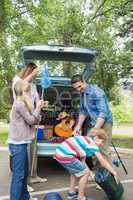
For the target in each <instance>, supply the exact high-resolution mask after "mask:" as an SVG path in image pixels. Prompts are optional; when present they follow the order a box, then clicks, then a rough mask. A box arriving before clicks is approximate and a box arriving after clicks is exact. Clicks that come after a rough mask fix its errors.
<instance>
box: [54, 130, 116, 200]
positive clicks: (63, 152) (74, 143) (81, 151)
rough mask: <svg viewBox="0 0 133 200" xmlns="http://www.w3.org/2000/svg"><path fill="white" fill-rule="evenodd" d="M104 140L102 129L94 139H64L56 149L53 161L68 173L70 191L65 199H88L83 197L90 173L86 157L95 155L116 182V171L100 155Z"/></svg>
mask: <svg viewBox="0 0 133 200" xmlns="http://www.w3.org/2000/svg"><path fill="white" fill-rule="evenodd" d="M94 131H95V130H94V129H93V132H94ZM106 140H107V134H106V133H105V131H104V130H103V129H99V134H98V135H97V136H95V137H94V139H92V138H90V137H88V136H74V137H70V138H68V139H66V140H65V141H64V142H63V143H61V144H60V146H59V147H57V149H56V154H55V155H54V159H56V160H57V161H58V162H59V163H60V164H61V165H62V166H63V167H64V168H66V169H67V170H68V171H69V173H70V189H69V192H68V196H67V199H70V200H71V199H73V198H75V197H76V196H78V200H87V199H88V198H87V197H85V187H86V184H87V181H88V177H89V176H90V175H91V173H92V172H91V171H90V169H89V168H88V166H87V165H86V163H85V158H86V157H91V156H92V155H95V156H96V157H97V159H98V160H99V162H100V164H101V166H102V167H104V168H106V169H107V170H109V171H110V172H111V173H112V174H113V175H114V178H115V180H116V181H118V176H117V173H116V171H115V170H114V169H113V167H112V166H111V165H110V164H109V162H108V161H107V160H106V159H105V158H104V157H103V155H102V154H101V153H100V149H99V147H102V146H103V145H104V142H105V141H106ZM77 178H79V183H78V193H77V192H76V190H75V184H76V180H77ZM88 200H89V199H88Z"/></svg>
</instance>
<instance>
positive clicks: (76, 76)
mask: <svg viewBox="0 0 133 200" xmlns="http://www.w3.org/2000/svg"><path fill="white" fill-rule="evenodd" d="M83 80H84V79H83V76H82V75H81V74H75V75H74V76H73V77H72V79H71V84H74V83H76V82H78V81H83Z"/></svg>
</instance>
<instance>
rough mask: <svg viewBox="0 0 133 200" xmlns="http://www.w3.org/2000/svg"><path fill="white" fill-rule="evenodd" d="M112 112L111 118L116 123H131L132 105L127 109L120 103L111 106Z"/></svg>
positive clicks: (132, 115) (132, 119)
mask: <svg viewBox="0 0 133 200" xmlns="http://www.w3.org/2000/svg"><path fill="white" fill-rule="evenodd" d="M111 110H112V113H113V120H114V122H116V123H133V107H132V108H131V107H130V109H127V108H126V106H125V105H124V104H123V103H121V104H120V105H117V106H114V105H112V106H111Z"/></svg>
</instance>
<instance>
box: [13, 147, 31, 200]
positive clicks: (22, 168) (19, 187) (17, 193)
mask: <svg viewBox="0 0 133 200" xmlns="http://www.w3.org/2000/svg"><path fill="white" fill-rule="evenodd" d="M9 151H10V154H11V157H12V180H11V187H10V200H29V199H30V195H29V192H28V191H27V176H28V153H27V144H9Z"/></svg>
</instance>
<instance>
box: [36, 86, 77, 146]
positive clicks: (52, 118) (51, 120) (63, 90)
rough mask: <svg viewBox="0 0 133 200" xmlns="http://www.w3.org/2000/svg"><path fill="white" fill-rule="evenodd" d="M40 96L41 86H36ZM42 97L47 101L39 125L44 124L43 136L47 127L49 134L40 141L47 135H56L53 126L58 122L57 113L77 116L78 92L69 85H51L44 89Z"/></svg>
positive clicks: (45, 138)
mask: <svg viewBox="0 0 133 200" xmlns="http://www.w3.org/2000/svg"><path fill="white" fill-rule="evenodd" d="M37 90H38V93H39V95H40V97H41V96H42V88H41V86H39V85H38V86H37ZM43 99H44V100H45V101H48V102H49V106H48V108H45V109H43V110H42V112H41V122H40V125H43V126H44V136H46V135H45V134H46V132H48V130H45V128H46V129H49V135H47V137H44V138H43V139H42V140H41V142H44V141H45V140H47V139H49V137H56V136H57V135H56V134H55V131H54V129H55V126H56V125H57V124H59V121H58V120H57V117H58V115H59V113H61V112H66V113H67V114H69V115H70V116H73V117H74V118H75V119H76V117H77V116H78V110H79V108H78V107H79V93H77V92H75V90H73V88H72V87H71V86H64V85H63V86H61V85H58V86H52V87H49V88H47V89H44V95H43ZM51 131H52V132H51Z"/></svg>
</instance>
